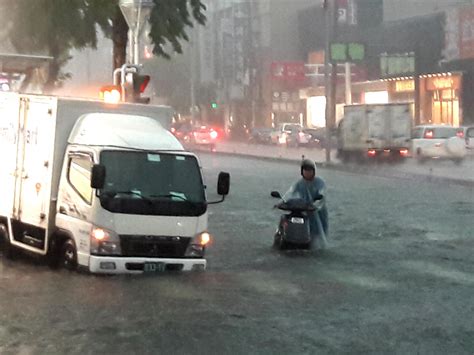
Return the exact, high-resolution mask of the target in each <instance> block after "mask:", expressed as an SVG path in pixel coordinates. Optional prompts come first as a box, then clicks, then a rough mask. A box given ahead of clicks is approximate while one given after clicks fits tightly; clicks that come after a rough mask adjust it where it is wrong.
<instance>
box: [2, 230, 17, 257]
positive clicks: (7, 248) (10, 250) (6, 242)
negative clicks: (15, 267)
mask: <svg viewBox="0 0 474 355" xmlns="http://www.w3.org/2000/svg"><path fill="white" fill-rule="evenodd" d="M0 250H1V251H2V252H3V255H4V256H5V257H6V258H7V259H15V258H16V256H17V255H18V251H17V249H16V248H15V247H14V246H13V245H12V244H11V243H10V239H9V237H8V230H7V228H6V227H5V226H4V225H3V224H2V225H0Z"/></svg>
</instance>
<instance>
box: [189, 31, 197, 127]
mask: <svg viewBox="0 0 474 355" xmlns="http://www.w3.org/2000/svg"><path fill="white" fill-rule="evenodd" d="M192 31H193V32H192V34H191V36H192V37H191V41H190V42H191V43H190V45H191V48H190V49H191V50H190V52H191V55H190V56H189V58H190V63H189V67H190V69H191V75H190V81H191V82H190V90H191V120H192V122H193V124H195V123H196V62H195V58H196V55H197V50H196V49H197V48H196V47H197V43H196V42H197V38H198V35H197V32H196V31H197V29H196V28H193V29H192Z"/></svg>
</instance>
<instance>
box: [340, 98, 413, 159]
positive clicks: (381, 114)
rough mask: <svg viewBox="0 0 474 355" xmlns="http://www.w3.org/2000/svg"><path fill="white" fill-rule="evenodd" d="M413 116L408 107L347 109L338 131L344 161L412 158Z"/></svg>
mask: <svg viewBox="0 0 474 355" xmlns="http://www.w3.org/2000/svg"><path fill="white" fill-rule="evenodd" d="M412 121H413V119H412V114H411V109H410V104H409V103H392V104H370V105H369V104H365V105H348V106H345V107H344V117H343V119H342V120H341V121H340V123H339V127H338V157H339V158H341V159H342V160H350V159H357V160H366V159H374V158H390V159H393V160H399V159H402V158H405V157H407V156H409V147H410V138H411V129H412Z"/></svg>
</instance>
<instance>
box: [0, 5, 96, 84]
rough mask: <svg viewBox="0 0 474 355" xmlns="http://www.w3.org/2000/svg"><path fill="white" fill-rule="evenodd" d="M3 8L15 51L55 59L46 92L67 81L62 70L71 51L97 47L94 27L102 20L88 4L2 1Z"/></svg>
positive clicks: (50, 69) (50, 70) (51, 66)
mask: <svg viewBox="0 0 474 355" xmlns="http://www.w3.org/2000/svg"><path fill="white" fill-rule="evenodd" d="M3 6H4V10H6V9H8V18H7V19H6V20H8V21H7V27H8V30H7V31H6V32H7V36H8V39H9V41H10V42H11V44H12V45H13V47H14V48H15V49H16V50H17V51H18V52H20V53H24V54H33V53H34V54H38V53H41V54H46V55H49V56H51V57H53V60H52V62H51V64H50V67H49V73H48V78H47V81H46V83H45V91H51V90H52V89H54V87H55V86H56V85H57V84H58V82H60V81H61V80H63V79H65V78H67V77H68V75H67V74H65V73H62V72H61V67H62V66H63V65H64V64H65V63H66V62H67V61H68V59H69V51H70V49H71V48H84V47H86V46H92V47H95V46H96V45H97V33H96V31H95V24H96V23H101V19H100V18H96V17H95V13H94V12H93V11H94V10H93V9H92V8H91V7H90V6H88V2H87V1H86V0H35V1H31V0H3ZM4 16H5V13H4Z"/></svg>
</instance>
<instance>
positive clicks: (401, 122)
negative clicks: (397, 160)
mask: <svg viewBox="0 0 474 355" xmlns="http://www.w3.org/2000/svg"><path fill="white" fill-rule="evenodd" d="M389 117H390V120H389V121H388V122H389V127H390V146H392V147H407V146H408V144H409V140H410V136H411V121H412V120H411V114H410V108H409V106H408V105H393V106H392V107H391V110H390V116H389Z"/></svg>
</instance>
